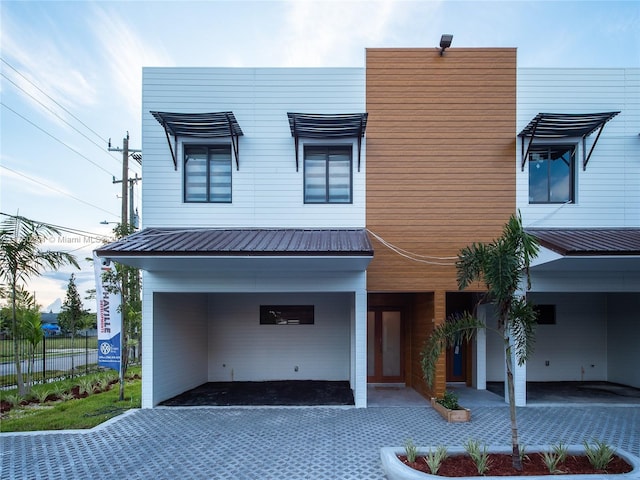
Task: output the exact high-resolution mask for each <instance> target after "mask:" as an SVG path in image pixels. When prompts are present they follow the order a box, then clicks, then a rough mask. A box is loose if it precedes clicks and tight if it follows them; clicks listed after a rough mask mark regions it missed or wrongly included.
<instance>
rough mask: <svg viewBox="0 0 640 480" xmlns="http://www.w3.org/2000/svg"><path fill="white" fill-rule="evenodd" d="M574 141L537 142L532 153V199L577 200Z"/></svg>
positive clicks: (530, 166) (552, 200)
mask: <svg viewBox="0 0 640 480" xmlns="http://www.w3.org/2000/svg"><path fill="white" fill-rule="evenodd" d="M575 150H576V149H575V146H574V145H534V146H532V147H531V152H530V153H529V203H567V202H573V201H574V184H573V178H574V171H575Z"/></svg>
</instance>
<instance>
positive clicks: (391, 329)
mask: <svg viewBox="0 0 640 480" xmlns="http://www.w3.org/2000/svg"><path fill="white" fill-rule="evenodd" d="M402 347H403V343H402V312H401V311H400V310H397V309H396V310H393V309H388V308H375V309H373V310H369V312H368V313H367V381H369V382H372V383H384V382H388V383H395V382H404V364H403V363H404V362H403V355H402Z"/></svg>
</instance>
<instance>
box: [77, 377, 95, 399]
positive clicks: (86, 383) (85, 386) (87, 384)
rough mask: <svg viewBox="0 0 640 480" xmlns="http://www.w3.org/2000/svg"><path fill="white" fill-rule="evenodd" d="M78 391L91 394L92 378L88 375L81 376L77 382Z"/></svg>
mask: <svg viewBox="0 0 640 480" xmlns="http://www.w3.org/2000/svg"><path fill="white" fill-rule="evenodd" d="M78 389H79V393H80V394H83V393H86V394H87V395H92V394H93V379H91V378H89V377H85V378H81V379H80V381H79V382H78Z"/></svg>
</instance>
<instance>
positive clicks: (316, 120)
mask: <svg viewBox="0 0 640 480" xmlns="http://www.w3.org/2000/svg"><path fill="white" fill-rule="evenodd" d="M287 116H288V117H289V127H290V128H291V136H292V137H293V138H294V139H295V148H296V172H297V171H298V163H299V162H298V143H299V141H298V139H299V138H300V137H303V138H357V139H358V171H360V151H361V149H362V137H364V132H365V130H366V128H367V113H343V114H319V113H292V112H288V113H287Z"/></svg>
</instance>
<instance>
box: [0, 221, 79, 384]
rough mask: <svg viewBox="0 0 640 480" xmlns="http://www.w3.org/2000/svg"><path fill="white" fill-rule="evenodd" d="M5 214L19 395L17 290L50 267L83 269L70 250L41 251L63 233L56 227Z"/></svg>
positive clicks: (1, 245) (0, 266)
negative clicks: (46, 242)
mask: <svg viewBox="0 0 640 480" xmlns="http://www.w3.org/2000/svg"><path fill="white" fill-rule="evenodd" d="M3 215H5V216H6V217H8V218H6V219H5V220H4V221H3V222H2V225H1V226H0V279H1V280H2V282H3V283H5V284H6V285H7V286H8V288H9V290H10V297H11V310H12V314H11V325H12V331H13V352H14V356H15V363H16V376H17V380H18V394H19V395H24V394H25V388H24V380H23V378H22V370H21V368H20V354H19V350H18V338H17V336H16V333H17V331H18V322H17V316H16V291H17V289H18V286H19V285H20V284H22V283H24V282H26V280H28V279H29V278H30V277H32V276H38V275H40V274H41V273H42V271H43V270H45V269H46V268H51V269H53V270H55V269H57V268H59V267H61V266H63V265H67V264H71V265H73V266H75V267H76V268H80V267H79V265H78V263H77V262H76V259H75V257H74V256H73V255H71V254H69V253H66V252H58V251H51V250H45V251H43V250H40V248H39V247H40V244H41V243H43V242H44V241H45V240H47V239H48V238H50V237H51V236H56V235H59V234H60V232H59V231H58V230H57V229H56V228H55V227H53V226H51V225H47V224H45V223H40V222H35V221H33V220H29V219H28V218H25V217H21V216H17V215H16V216H13V215H6V214H3Z"/></svg>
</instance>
